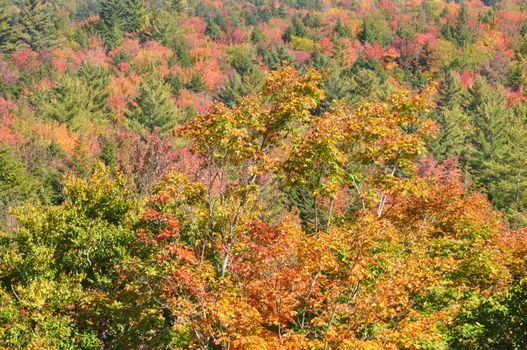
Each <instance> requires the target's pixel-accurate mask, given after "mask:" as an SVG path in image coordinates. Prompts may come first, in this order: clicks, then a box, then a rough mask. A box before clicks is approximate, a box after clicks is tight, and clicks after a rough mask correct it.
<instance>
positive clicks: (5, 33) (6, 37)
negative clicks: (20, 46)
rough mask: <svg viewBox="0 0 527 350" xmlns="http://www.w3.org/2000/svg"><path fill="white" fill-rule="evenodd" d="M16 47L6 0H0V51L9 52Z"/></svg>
mask: <svg viewBox="0 0 527 350" xmlns="http://www.w3.org/2000/svg"><path fill="white" fill-rule="evenodd" d="M16 47H17V34H16V30H15V28H14V26H13V21H12V13H11V10H10V7H9V4H8V3H7V1H6V0H0V53H10V52H13V51H15V49H16Z"/></svg>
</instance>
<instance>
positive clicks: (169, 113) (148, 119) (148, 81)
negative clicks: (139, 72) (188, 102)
mask: <svg viewBox="0 0 527 350" xmlns="http://www.w3.org/2000/svg"><path fill="white" fill-rule="evenodd" d="M134 102H135V104H136V107H134V108H132V109H131V111H130V112H129V113H128V117H129V118H130V120H131V121H133V122H136V123H139V125H141V126H143V127H145V128H147V129H149V130H151V131H152V130H154V129H159V130H160V131H161V132H164V131H167V130H169V129H170V128H172V127H173V126H174V125H175V124H176V123H177V122H178V120H179V119H180V115H179V113H178V110H177V108H176V106H175V105H174V102H173V101H172V97H171V94H170V86H169V85H168V84H166V83H164V82H163V81H162V80H161V79H160V78H159V77H158V76H157V75H154V74H153V75H150V76H148V77H147V78H145V80H144V81H143V84H142V85H141V87H140V88H139V94H138V96H137V97H136V99H135V101H134Z"/></svg>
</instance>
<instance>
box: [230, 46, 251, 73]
mask: <svg viewBox="0 0 527 350" xmlns="http://www.w3.org/2000/svg"><path fill="white" fill-rule="evenodd" d="M227 61H228V62H229V64H230V65H231V67H232V68H233V69H234V70H235V71H236V72H237V73H238V74H240V75H241V76H244V75H246V74H247V73H249V71H250V70H251V69H252V68H253V67H254V66H255V65H256V64H257V61H256V53H255V52H254V51H253V50H252V49H251V48H249V47H247V46H244V45H240V46H233V47H231V48H230V50H229V51H228V57H227Z"/></svg>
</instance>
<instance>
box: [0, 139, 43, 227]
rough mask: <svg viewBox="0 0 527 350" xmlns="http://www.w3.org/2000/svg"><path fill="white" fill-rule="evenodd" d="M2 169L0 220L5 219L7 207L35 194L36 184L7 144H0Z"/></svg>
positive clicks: (0, 165)
mask: <svg viewBox="0 0 527 350" xmlns="http://www.w3.org/2000/svg"><path fill="white" fill-rule="evenodd" d="M0 169H1V171H0V220H3V219H4V214H5V211H6V209H7V208H9V207H11V206H15V205H17V204H19V203H21V202H23V201H24V200H27V199H29V198H30V197H31V196H33V195H34V191H35V189H36V188H35V187H36V186H35V182H34V180H33V179H32V178H31V176H30V175H29V174H28V172H27V170H26V168H25V166H24V164H23V163H21V162H20V161H19V160H17V159H16V157H15V155H14V153H13V151H12V150H11V149H10V148H8V147H6V146H0Z"/></svg>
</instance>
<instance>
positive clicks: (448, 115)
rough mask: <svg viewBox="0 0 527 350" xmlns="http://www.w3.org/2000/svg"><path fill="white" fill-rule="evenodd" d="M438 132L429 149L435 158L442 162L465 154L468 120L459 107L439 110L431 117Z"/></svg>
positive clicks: (468, 129) (468, 130) (468, 128)
mask: <svg viewBox="0 0 527 350" xmlns="http://www.w3.org/2000/svg"><path fill="white" fill-rule="evenodd" d="M432 117H433V119H434V120H435V122H436V123H437V124H438V126H439V132H438V135H437V136H436V138H435V140H434V141H433V142H432V143H431V145H430V149H431V151H432V153H433V154H434V156H435V158H436V159H437V160H439V161H444V160H446V159H448V158H451V157H457V156H460V155H462V154H465V152H466V151H467V146H466V141H467V140H466V139H467V137H468V135H469V132H470V127H469V118H468V116H467V115H466V114H465V113H464V112H463V110H462V109H461V108H460V107H459V106H453V107H450V108H449V109H441V110H438V111H437V112H435V113H434V115H433V116H432Z"/></svg>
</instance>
